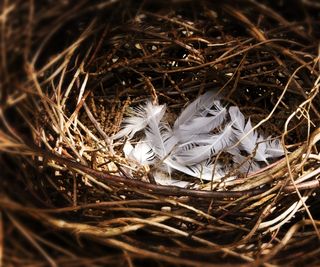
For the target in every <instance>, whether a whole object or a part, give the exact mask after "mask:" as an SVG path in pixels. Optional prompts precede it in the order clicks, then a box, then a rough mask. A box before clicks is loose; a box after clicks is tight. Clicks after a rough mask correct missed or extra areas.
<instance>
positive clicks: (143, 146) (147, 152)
mask: <svg viewBox="0 0 320 267" xmlns="http://www.w3.org/2000/svg"><path fill="white" fill-rule="evenodd" d="M123 152H124V154H125V156H126V157H127V158H129V159H132V160H135V161H137V162H139V163H140V164H142V165H150V164H152V163H154V158H155V154H154V152H153V150H152V149H151V147H150V146H149V144H148V143H147V142H146V141H145V140H141V141H139V142H138V143H137V144H136V145H135V146H134V147H133V146H132V144H131V143H130V141H128V140H127V141H126V143H125V144H124V146H123Z"/></svg>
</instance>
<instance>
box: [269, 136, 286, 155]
mask: <svg viewBox="0 0 320 267" xmlns="http://www.w3.org/2000/svg"><path fill="white" fill-rule="evenodd" d="M268 139H269V138H268ZM265 153H266V155H267V156H268V158H277V157H281V156H283V155H284V149H283V147H282V145H281V143H280V140H279V139H274V140H271V141H269V142H267V145H266V151H265Z"/></svg>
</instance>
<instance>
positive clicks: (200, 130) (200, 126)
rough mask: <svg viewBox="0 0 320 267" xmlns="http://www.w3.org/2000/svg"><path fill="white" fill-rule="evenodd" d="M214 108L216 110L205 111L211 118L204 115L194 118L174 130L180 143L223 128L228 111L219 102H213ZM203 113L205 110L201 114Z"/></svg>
mask: <svg viewBox="0 0 320 267" xmlns="http://www.w3.org/2000/svg"><path fill="white" fill-rule="evenodd" d="M213 106H214V109H208V110H205V113H208V115H209V116H203V114H200V115H198V116H194V117H193V118H192V119H190V120H187V121H186V122H185V123H183V124H181V125H179V127H177V128H175V129H174V135H175V136H177V138H179V141H180V143H183V142H187V141H190V140H193V138H195V137H197V136H198V135H201V134H206V133H210V131H212V130H213V129H215V128H217V127H219V126H221V124H222V123H223V122H224V120H225V118H226V115H227V109H226V108H225V107H222V106H221V104H220V101H218V100H216V101H214V102H213ZM199 112H200V111H199ZM203 112H204V110H203V111H202V112H200V113H203ZM194 113H196V112H194Z"/></svg>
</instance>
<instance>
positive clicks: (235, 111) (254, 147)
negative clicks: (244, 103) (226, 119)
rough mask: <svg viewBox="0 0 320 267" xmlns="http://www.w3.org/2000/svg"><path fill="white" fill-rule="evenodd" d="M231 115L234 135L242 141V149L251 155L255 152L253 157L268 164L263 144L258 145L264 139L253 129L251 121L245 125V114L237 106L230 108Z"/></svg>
mask: <svg viewBox="0 0 320 267" xmlns="http://www.w3.org/2000/svg"><path fill="white" fill-rule="evenodd" d="M229 114H230V118H231V120H232V121H234V125H233V128H234V133H235V135H236V137H237V138H238V139H239V140H240V144H241V148H242V149H243V150H245V151H246V152H247V153H249V154H250V155H251V154H253V153H254V152H255V153H254V155H253V158H254V159H255V160H257V161H264V162H265V163H267V164H268V161H267V155H266V154H265V151H264V145H263V143H259V144H257V143H258V142H259V141H262V137H261V136H259V134H258V133H257V131H255V130H253V129H252V125H251V121H250V119H248V121H247V123H245V118H244V116H243V114H242V113H241V112H240V110H239V108H238V107H235V106H233V107H230V108H229Z"/></svg>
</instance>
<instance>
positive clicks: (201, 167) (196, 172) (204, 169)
mask: <svg viewBox="0 0 320 267" xmlns="http://www.w3.org/2000/svg"><path fill="white" fill-rule="evenodd" d="M164 163H165V164H166V165H167V166H169V167H170V168H172V169H175V170H177V171H180V172H182V173H185V174H187V175H190V176H192V177H195V178H199V179H202V180H207V181H211V180H217V179H220V178H221V177H223V176H224V172H223V171H222V168H221V165H220V164H216V167H215V173H213V168H214V165H213V164H210V162H209V161H203V162H201V163H199V164H195V165H192V166H185V165H183V164H180V163H179V162H177V161H176V160H175V159H172V158H170V157H169V158H166V159H165V160H164Z"/></svg>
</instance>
